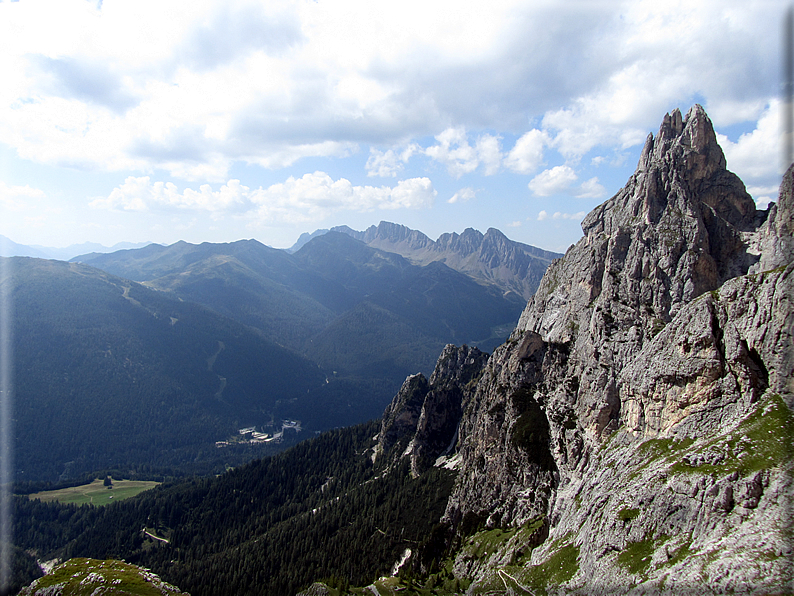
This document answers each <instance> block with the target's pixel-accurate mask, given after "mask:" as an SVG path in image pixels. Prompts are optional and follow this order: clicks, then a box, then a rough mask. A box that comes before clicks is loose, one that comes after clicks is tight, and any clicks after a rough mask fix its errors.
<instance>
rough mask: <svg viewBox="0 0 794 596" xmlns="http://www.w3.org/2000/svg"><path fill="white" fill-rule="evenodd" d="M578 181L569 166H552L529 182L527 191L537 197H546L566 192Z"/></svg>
mask: <svg viewBox="0 0 794 596" xmlns="http://www.w3.org/2000/svg"><path fill="white" fill-rule="evenodd" d="M577 179H578V177H577V175H576V173H575V172H574V171H573V170H572V169H571V168H570V166H554V167H553V168H551V169H549V170H544V171H542V172H541V173H540V174H538V175H537V176H535V177H534V178H533V179H532V180H530V181H529V184H528V186H529V190H531V191H532V192H533V193H534V194H536V195H537V196H539V197H548V196H551V195H554V194H559V193H563V192H566V191H568V189H570V188H571V186H572V185H573V183H574V182H576V180H577Z"/></svg>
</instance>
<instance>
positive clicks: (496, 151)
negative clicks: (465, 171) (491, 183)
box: [476, 134, 502, 176]
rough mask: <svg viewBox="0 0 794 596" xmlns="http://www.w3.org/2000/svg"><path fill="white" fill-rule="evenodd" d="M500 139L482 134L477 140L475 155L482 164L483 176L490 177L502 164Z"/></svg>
mask: <svg viewBox="0 0 794 596" xmlns="http://www.w3.org/2000/svg"><path fill="white" fill-rule="evenodd" d="M499 141H500V137H498V136H493V135H489V134H484V135H482V136H481V137H479V138H478V139H477V146H476V147H477V155H478V156H479V158H480V161H481V162H482V165H483V168H484V172H483V173H484V174H485V175H486V176H492V175H494V174H496V173H497V172H498V171H499V166H500V165H501V163H502V149H501V146H500V142H499Z"/></svg>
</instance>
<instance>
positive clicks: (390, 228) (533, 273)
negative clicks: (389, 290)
mask: <svg viewBox="0 0 794 596" xmlns="http://www.w3.org/2000/svg"><path fill="white" fill-rule="evenodd" d="M333 231H337V232H343V233H345V234H348V235H349V236H352V237H353V238H355V239H357V240H361V241H362V242H364V243H365V244H367V245H369V246H371V247H373V248H378V249H380V250H385V251H388V252H395V253H397V254H399V255H402V256H403V257H405V258H407V259H408V260H409V261H411V262H412V263H414V264H417V265H427V264H429V263H433V262H435V261H441V262H443V263H445V264H446V265H447V266H448V267H450V268H452V269H454V270H456V271H459V272H461V273H465V274H467V275H470V276H471V277H473V278H474V279H477V280H480V281H482V282H484V283H488V284H493V285H496V286H497V287H499V288H502V289H503V290H504V291H506V292H515V293H517V294H519V295H520V296H522V297H524V298H525V299H528V298H529V297H530V296H532V294H534V293H535V290H537V288H538V283H540V280H541V278H542V277H543V273H544V271H546V268H547V267H548V266H549V263H551V261H552V260H554V259H556V258H558V257H560V256H561V255H559V254H557V253H553V252H549V251H545V250H542V249H540V248H536V247H534V246H529V245H528V244H522V243H521V242H515V241H513V240H510V239H509V238H508V237H507V236H505V235H504V234H503V233H502V232H500V231H499V230H497V229H494V228H490V229H489V230H488V231H487V232H486V233H485V234H483V233H481V232H479V231H477V230H475V229H473V228H468V229H466V230H465V231H464V232H463V233H462V234H457V233H451V234H442V235H441V236H439V238H438V240H436V241H435V242H434V241H433V240H431V239H430V238H428V237H427V236H425V235H424V234H423V233H422V232H419V231H417V230H412V229H410V228H407V227H406V226H402V225H398V224H393V223H389V222H386V221H382V222H381V223H380V224H379V225H378V226H371V227H369V228H368V229H366V230H365V231H363V232H357V231H355V230H352V229H350V228H349V227H347V226H340V227H336V228H333Z"/></svg>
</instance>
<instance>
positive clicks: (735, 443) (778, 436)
mask: <svg viewBox="0 0 794 596" xmlns="http://www.w3.org/2000/svg"><path fill="white" fill-rule="evenodd" d="M709 451H712V452H717V453H721V454H723V455H724V458H723V459H722V460H721V461H719V462H718V463H713V464H712V463H704V464H701V465H696V466H693V465H690V464H689V463H687V462H686V461H683V460H681V459H680V458H679V459H677V460H676V461H675V463H673V465H672V466H671V468H670V471H671V472H673V473H680V474H683V473H691V472H697V473H699V474H717V475H723V474H730V473H731V472H739V473H740V474H742V475H746V474H750V473H753V472H757V471H759V470H766V469H770V468H775V467H778V466H784V465H790V463H791V458H792V455H794V416H792V414H791V411H790V410H789V409H788V406H786V404H785V402H784V401H783V398H781V397H780V396H779V395H777V394H774V395H772V396H770V397H768V398H767V399H764V400H763V401H761V402H759V403H758V404H756V407H755V409H754V410H753V411H752V412H751V413H750V414H749V415H748V416H747V417H746V418H745V419H744V420H743V421H742V422H741V423H740V424H739V426H738V427H736V429H735V430H733V431H732V432H729V433H726V434H724V435H722V436H719V437H717V438H715V439H713V440H712V441H709V442H708V443H705V444H704V445H703V446H701V447H699V449H698V450H697V451H694V452H693V453H708V452H709Z"/></svg>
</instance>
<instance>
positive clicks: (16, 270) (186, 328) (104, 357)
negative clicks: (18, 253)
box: [2, 258, 327, 481]
mask: <svg viewBox="0 0 794 596" xmlns="http://www.w3.org/2000/svg"><path fill="white" fill-rule="evenodd" d="M9 269H10V270H11V271H12V272H13V273H12V278H11V279H5V280H3V281H2V283H5V284H11V285H12V290H11V292H10V294H11V296H12V298H13V303H14V308H15V321H16V325H15V329H14V331H15V333H14V351H15V364H16V379H15V380H16V392H15V393H16V396H15V397H16V399H15V403H14V407H15V424H14V432H15V436H16V454H15V455H16V475H17V479H18V480H20V481H24V480H44V479H49V480H56V479H58V478H60V477H63V478H72V477H79V476H81V475H82V474H84V473H85V472H88V471H93V470H101V469H105V468H109V467H117V468H119V469H122V470H125V471H127V472H129V471H130V470H133V471H134V470H137V471H142V470H146V469H149V470H160V471H161V472H162V471H163V470H168V469H172V470H174V473H186V472H190V471H202V472H207V471H210V470H211V469H214V468H217V467H218V466H219V467H220V468H219V469H221V470H222V469H223V467H224V464H225V463H235V462H241V461H244V460H246V459H250V458H251V457H253V456H254V453H244V452H243V451H244V448H240V449H236V450H235V449H229V450H219V449H218V448H216V446H215V442H216V441H219V440H222V439H226V438H227V437H229V436H230V435H234V434H237V430H238V429H239V428H241V427H243V426H249V425H265V424H268V423H270V422H271V421H272V420H273V419H275V420H277V421H278V423H279V425H280V420H281V418H280V417H281V416H284V417H288V416H289V415H291V414H292V413H293V410H291V409H290V407H291V406H292V405H294V404H296V403H298V401H299V400H300V399H306V396H312V399H314V394H313V392H322V391H326V390H327V389H326V387H327V383H326V376H325V374H324V373H323V372H322V371H321V370H320V369H319V368H318V367H317V366H316V364H314V363H312V362H310V361H308V360H307V359H305V358H303V357H301V356H299V355H298V354H296V353H294V352H291V351H289V350H286V349H284V348H282V347H281V346H278V345H276V344H274V343H273V342H271V341H269V340H268V339H267V338H265V337H263V336H262V334H259V333H256V332H254V331H252V330H251V329H248V328H246V327H244V326H243V325H240V324H239V323H236V322H235V321H232V320H230V319H227V318H224V317H220V316H218V315H217V314H215V313H213V312H211V311H209V310H207V309H206V308H203V307H201V306H198V305H196V304H192V303H188V302H181V301H178V300H175V299H173V298H170V297H168V296H166V295H164V294H163V293H162V292H156V291H153V290H151V289H149V288H146V287H143V286H141V285H139V284H136V283H134V282H130V281H127V280H124V279H121V278H117V277H115V276H111V275H108V274H107V273H104V272H102V271H99V270H97V269H93V268H90V267H87V266H84V265H78V264H68V263H64V262H60V261H45V260H38V259H27V258H14V259H12V261H11V266H10V268H9ZM260 453H261V451H260Z"/></svg>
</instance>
